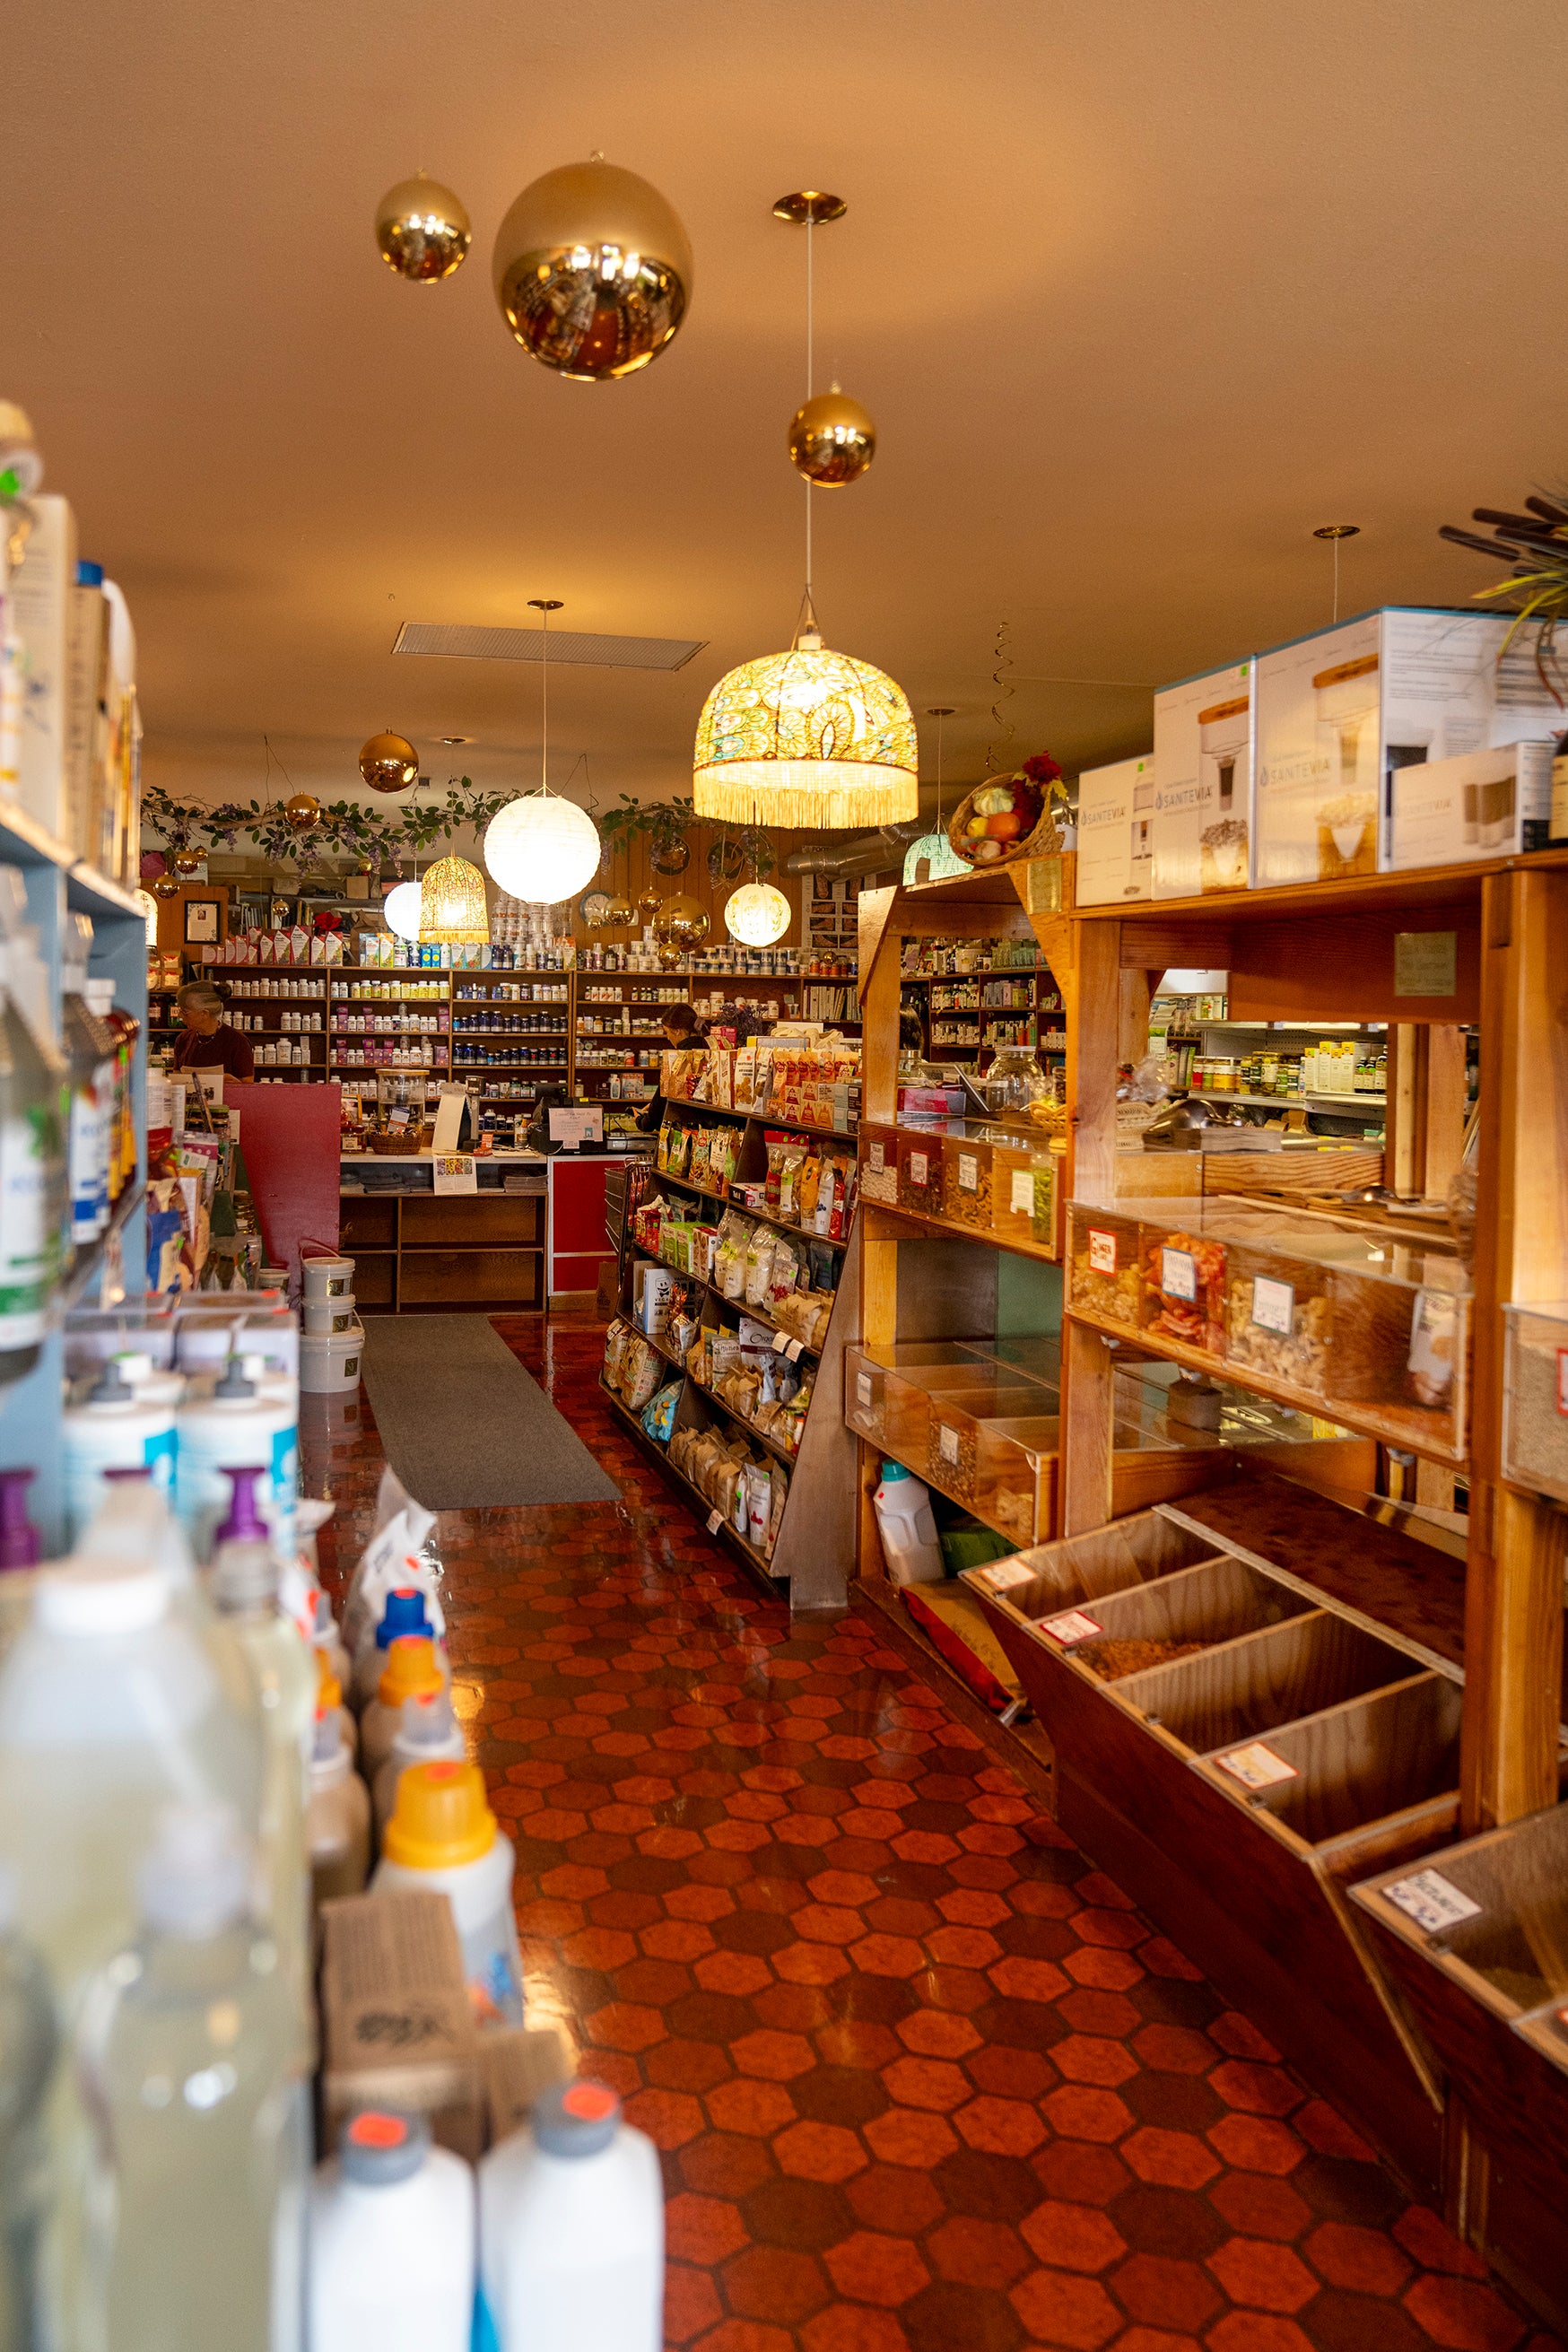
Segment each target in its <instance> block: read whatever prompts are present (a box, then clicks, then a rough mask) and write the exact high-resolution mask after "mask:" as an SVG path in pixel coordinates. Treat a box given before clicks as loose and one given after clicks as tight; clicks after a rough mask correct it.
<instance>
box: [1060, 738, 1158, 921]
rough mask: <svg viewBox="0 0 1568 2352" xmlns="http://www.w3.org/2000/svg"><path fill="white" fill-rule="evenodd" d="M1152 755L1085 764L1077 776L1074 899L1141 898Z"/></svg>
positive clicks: (1147, 875)
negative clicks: (1102, 764) (1092, 765)
mask: <svg viewBox="0 0 1568 2352" xmlns="http://www.w3.org/2000/svg"><path fill="white" fill-rule="evenodd" d="M1153 829H1154V758H1153V754H1152V752H1149V753H1146V754H1145V756H1144V757H1143V758H1142V759H1141V760H1117V761H1112V763H1111V765H1110V767H1109V768H1086V769H1085V770H1084V772H1083V773H1082V775H1080V776H1079V780H1078V903H1079V906H1080V907H1110V906H1117V905H1120V903H1121V900H1122V899H1124V898H1147V897H1148V896H1149V891H1150V886H1151V879H1152V872H1153V847H1154V842H1153Z"/></svg>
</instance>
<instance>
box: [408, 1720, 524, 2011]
mask: <svg viewBox="0 0 1568 2352" xmlns="http://www.w3.org/2000/svg"><path fill="white" fill-rule="evenodd" d="M515 1867H516V1857H515V1855H514V1853H513V1852H512V1843H511V1840H510V1838H509V1837H507V1836H506V1835H504V1833H503V1832H502V1830H501V1826H500V1822H498V1821H497V1820H496V1817H495V1815H494V1813H492V1812H491V1811H490V1808H489V1799H488V1798H487V1796H486V1795H485V1780H484V1774H483V1773H482V1772H481V1771H480V1770H479V1766H478V1765H477V1764H459V1763H458V1762H456V1761H455V1760H454V1761H448V1762H446V1763H440V1764H412V1765H410V1766H409V1768H408V1769H407V1771H406V1772H405V1774H404V1775H403V1778H402V1780H399V1782H398V1784H397V1801H396V1803H395V1806H394V1808H393V1813H392V1819H391V1820H390V1821H389V1822H387V1825H386V1833H385V1835H384V1838H383V1839H382V1844H381V1860H380V1862H379V1863H378V1864H377V1865H376V1872H375V1876H374V1879H373V1880H372V1881H371V1891H372V1892H373V1894H374V1893H380V1892H383V1891H384V1890H386V1889H389V1888H390V1889H393V1890H396V1889H400V1888H403V1887H416V1886H418V1887H425V1888H426V1889H428V1890H429V1891H431V1892H433V1893H441V1894H444V1895H446V1896H447V1900H448V1901H449V1902H450V1904H451V1906H452V1916H453V1918H454V1920H455V1921H456V1922H457V1927H458V1940H459V1941H460V1943H461V1944H462V1947H463V1968H464V1971H465V1973H466V1975H467V1977H468V1995H469V1999H470V2000H472V2002H473V2004H474V2012H475V2015H476V2016H477V2017H478V2019H479V2022H480V2024H481V2025H503V2024H504V2025H521V2023H522V1956H521V1953H520V1952H519V1950H518V1945H517V1921H516V1919H515V1918H514V1916H513V1915H512V1907H511V1881H512V1873H513V1870H514V1868H515Z"/></svg>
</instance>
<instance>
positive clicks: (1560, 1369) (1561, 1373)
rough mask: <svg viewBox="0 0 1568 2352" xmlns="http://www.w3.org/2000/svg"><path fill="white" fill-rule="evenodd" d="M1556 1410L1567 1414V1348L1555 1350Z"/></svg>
mask: <svg viewBox="0 0 1568 2352" xmlns="http://www.w3.org/2000/svg"><path fill="white" fill-rule="evenodd" d="M1557 1410H1558V1412H1564V1413H1568V1348H1559V1349H1558V1350H1557Z"/></svg>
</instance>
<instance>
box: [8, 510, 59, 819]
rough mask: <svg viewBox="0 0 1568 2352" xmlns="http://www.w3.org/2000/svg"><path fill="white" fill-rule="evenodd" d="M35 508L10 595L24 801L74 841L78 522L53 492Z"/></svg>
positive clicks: (37, 816) (19, 795) (18, 794)
mask: <svg viewBox="0 0 1568 2352" xmlns="http://www.w3.org/2000/svg"><path fill="white" fill-rule="evenodd" d="M28 503H29V505H30V507H31V509H32V516H33V527H32V530H30V531H29V532H28V534H27V543H26V547H25V548H24V549H23V551H22V561H21V562H20V564H19V565H18V566H17V568H16V571H15V572H13V573H12V574H11V584H10V589H9V592H8V593H7V596H6V617H7V620H8V622H9V625H10V627H11V629H12V630H13V631H14V632H15V634H16V636H17V637H19V638H20V640H21V644H22V709H21V737H20V752H19V757H18V760H17V765H16V773H17V785H16V797H17V799H18V800H19V802H20V803H21V804H22V806H23V808H24V809H25V810H26V813H27V814H28V815H29V816H30V817H32V818H33V819H34V820H35V821H36V822H37V824H41V825H42V826H43V827H44V829H45V830H46V832H47V833H51V834H53V835H54V836H55V838H56V839H57V840H58V841H68V840H69V838H70V835H69V826H70V811H69V808H68V800H67V790H68V759H67V752H68V742H67V739H68V727H69V717H68V709H69V701H70V641H71V618H72V606H73V603H74V591H75V588H76V517H75V516H74V515H73V514H72V512H71V509H70V503H69V501H68V499H62V498H59V497H58V496H55V495H53V494H51V493H49V492H47V491H46V492H41V493H40V494H39V495H38V496H37V498H34V499H30V500H29V501H28ZM71 846H72V847H73V848H74V847H76V844H75V843H74V842H72V843H71Z"/></svg>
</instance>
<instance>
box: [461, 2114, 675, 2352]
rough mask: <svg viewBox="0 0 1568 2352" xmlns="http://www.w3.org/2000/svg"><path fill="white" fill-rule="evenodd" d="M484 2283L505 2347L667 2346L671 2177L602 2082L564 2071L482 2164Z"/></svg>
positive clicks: (569, 2350)
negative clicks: (564, 2079) (574, 2079)
mask: <svg viewBox="0 0 1568 2352" xmlns="http://www.w3.org/2000/svg"><path fill="white" fill-rule="evenodd" d="M479 2288H480V2293H481V2294H482V2296H483V2299H484V2307H485V2310H486V2312H487V2313H488V2315H489V2321H490V2325H491V2326H492V2327H493V2329H494V2331H495V2335H496V2339H497V2341H498V2342H499V2343H500V2347H501V2352H660V2347H661V2346H662V2344H663V2342H664V2184H663V2181H662V2179H660V2175H659V2165H658V2154H657V2152H656V2150H655V2148H654V2145H653V2142H652V2141H651V2140H650V2139H648V2138H647V2137H646V2135H645V2134H643V2133H642V2132H640V2131H637V2130H635V2129H634V2128H633V2126H631V2125H630V2124H628V2123H626V2121H625V2120H624V2119H623V2117H622V2115H621V2103H620V2101H619V2099H618V2098H617V2097H616V2095H615V2093H614V2091H612V2090H610V2089H608V2088H607V2087H606V2086H605V2084H602V2083H582V2082H579V2083H566V2084H560V2085H558V2086H557V2087H556V2088H555V2089H553V2090H550V2091H547V2092H545V2093H544V2094H543V2095H542V2097H541V2098H539V2099H537V2100H536V2101H535V2102H534V2106H533V2112H532V2114H531V2116H530V2118H529V2120H528V2122H527V2123H526V2124H525V2125H524V2126H523V2127H522V2129H521V2131H519V2132H514V2133H513V2134H512V2136H511V2137H510V2139H504V2140H502V2141H501V2143H500V2146H499V2147H492V2148H491V2150H490V2152H489V2155H488V2156H487V2157H486V2158H484V2159H483V2161H482V2162H481V2164H480V2166H479Z"/></svg>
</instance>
